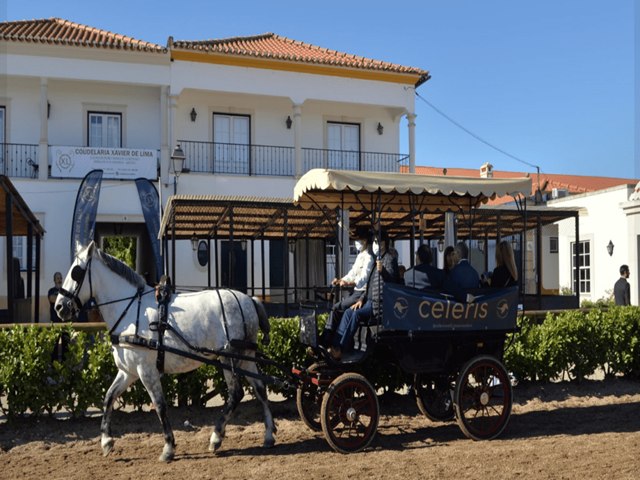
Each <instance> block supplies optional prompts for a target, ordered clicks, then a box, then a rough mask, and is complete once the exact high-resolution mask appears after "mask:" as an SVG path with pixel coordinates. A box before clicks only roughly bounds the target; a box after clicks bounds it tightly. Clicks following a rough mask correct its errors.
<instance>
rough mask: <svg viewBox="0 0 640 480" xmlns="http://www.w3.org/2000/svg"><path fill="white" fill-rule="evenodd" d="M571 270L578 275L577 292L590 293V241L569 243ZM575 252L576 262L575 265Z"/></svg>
mask: <svg viewBox="0 0 640 480" xmlns="http://www.w3.org/2000/svg"><path fill="white" fill-rule="evenodd" d="M571 251H572V252H573V255H571V271H572V272H574V273H575V272H576V269H577V275H578V288H579V293H591V242H590V241H589V240H585V241H583V242H579V243H578V244H576V243H575V242H572V243H571ZM576 254H577V257H578V259H577V260H578V264H577V265H576Z"/></svg>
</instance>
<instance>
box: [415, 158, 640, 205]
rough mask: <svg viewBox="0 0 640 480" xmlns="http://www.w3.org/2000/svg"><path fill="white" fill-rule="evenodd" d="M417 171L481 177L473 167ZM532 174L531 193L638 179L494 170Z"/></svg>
mask: <svg viewBox="0 0 640 480" xmlns="http://www.w3.org/2000/svg"><path fill="white" fill-rule="evenodd" d="M416 173H417V174H419V175H440V176H442V175H451V176H458V177H480V169H472V168H442V167H420V166H416ZM527 175H529V176H531V179H532V183H531V190H532V191H531V194H532V195H533V194H535V192H536V190H537V189H538V186H540V189H541V191H542V192H543V193H544V192H551V190H552V189H554V188H557V189H559V190H567V191H568V192H569V193H570V194H578V193H587V192H595V191H597V190H604V189H606V188H611V187H617V186H618V185H635V184H636V183H638V179H631V178H614V177H594V176H587V175H563V174H557V173H540V178H539V180H538V175H537V174H535V173H534V174H531V173H527V172H504V171H499V170H493V177H494V178H516V177H524V176H527ZM509 201H511V199H510V198H499V199H496V200H494V201H493V202H490V203H492V204H495V203H506V202H509Z"/></svg>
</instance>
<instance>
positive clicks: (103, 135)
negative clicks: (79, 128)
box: [87, 112, 122, 148]
mask: <svg viewBox="0 0 640 480" xmlns="http://www.w3.org/2000/svg"><path fill="white" fill-rule="evenodd" d="M87 131H88V137H89V138H88V140H87V145H88V146H90V147H113V148H120V147H122V114H120V113H107V112H89V128H88V129H87Z"/></svg>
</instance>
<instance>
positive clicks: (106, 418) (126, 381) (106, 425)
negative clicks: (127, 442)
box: [100, 370, 138, 457]
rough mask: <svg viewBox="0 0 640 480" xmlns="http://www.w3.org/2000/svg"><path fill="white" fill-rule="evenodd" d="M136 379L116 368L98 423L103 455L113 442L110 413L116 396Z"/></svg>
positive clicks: (109, 449)
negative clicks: (100, 420) (116, 372)
mask: <svg viewBox="0 0 640 480" xmlns="http://www.w3.org/2000/svg"><path fill="white" fill-rule="evenodd" d="M137 379H138V377H137V376H135V375H131V374H130V373H127V372H125V371H123V370H118V374H117V375H116V378H115V379H114V380H113V383H112V384H111V386H110V387H109V390H108V391H107V394H106V395H105V397H104V402H103V407H104V414H103V415H102V422H101V424H100V431H101V432H102V439H101V440H100V445H101V446H102V453H103V454H104V456H105V457H106V456H107V455H109V453H111V450H113V445H114V443H115V441H114V440H113V438H112V437H111V413H112V412H113V404H114V402H115V401H116V400H117V399H118V397H119V396H120V395H122V394H123V393H124V392H125V390H126V389H127V388H129V385H131V384H132V383H133V382H135V381H136V380H137Z"/></svg>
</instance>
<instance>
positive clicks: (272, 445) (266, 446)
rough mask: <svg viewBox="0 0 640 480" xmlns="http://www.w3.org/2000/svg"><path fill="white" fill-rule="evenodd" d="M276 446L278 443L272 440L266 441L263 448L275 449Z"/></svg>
mask: <svg viewBox="0 0 640 480" xmlns="http://www.w3.org/2000/svg"><path fill="white" fill-rule="evenodd" d="M275 445H276V441H275V440H274V439H273V438H271V439H269V440H265V441H264V443H263V444H262V448H273V447H274V446H275Z"/></svg>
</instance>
